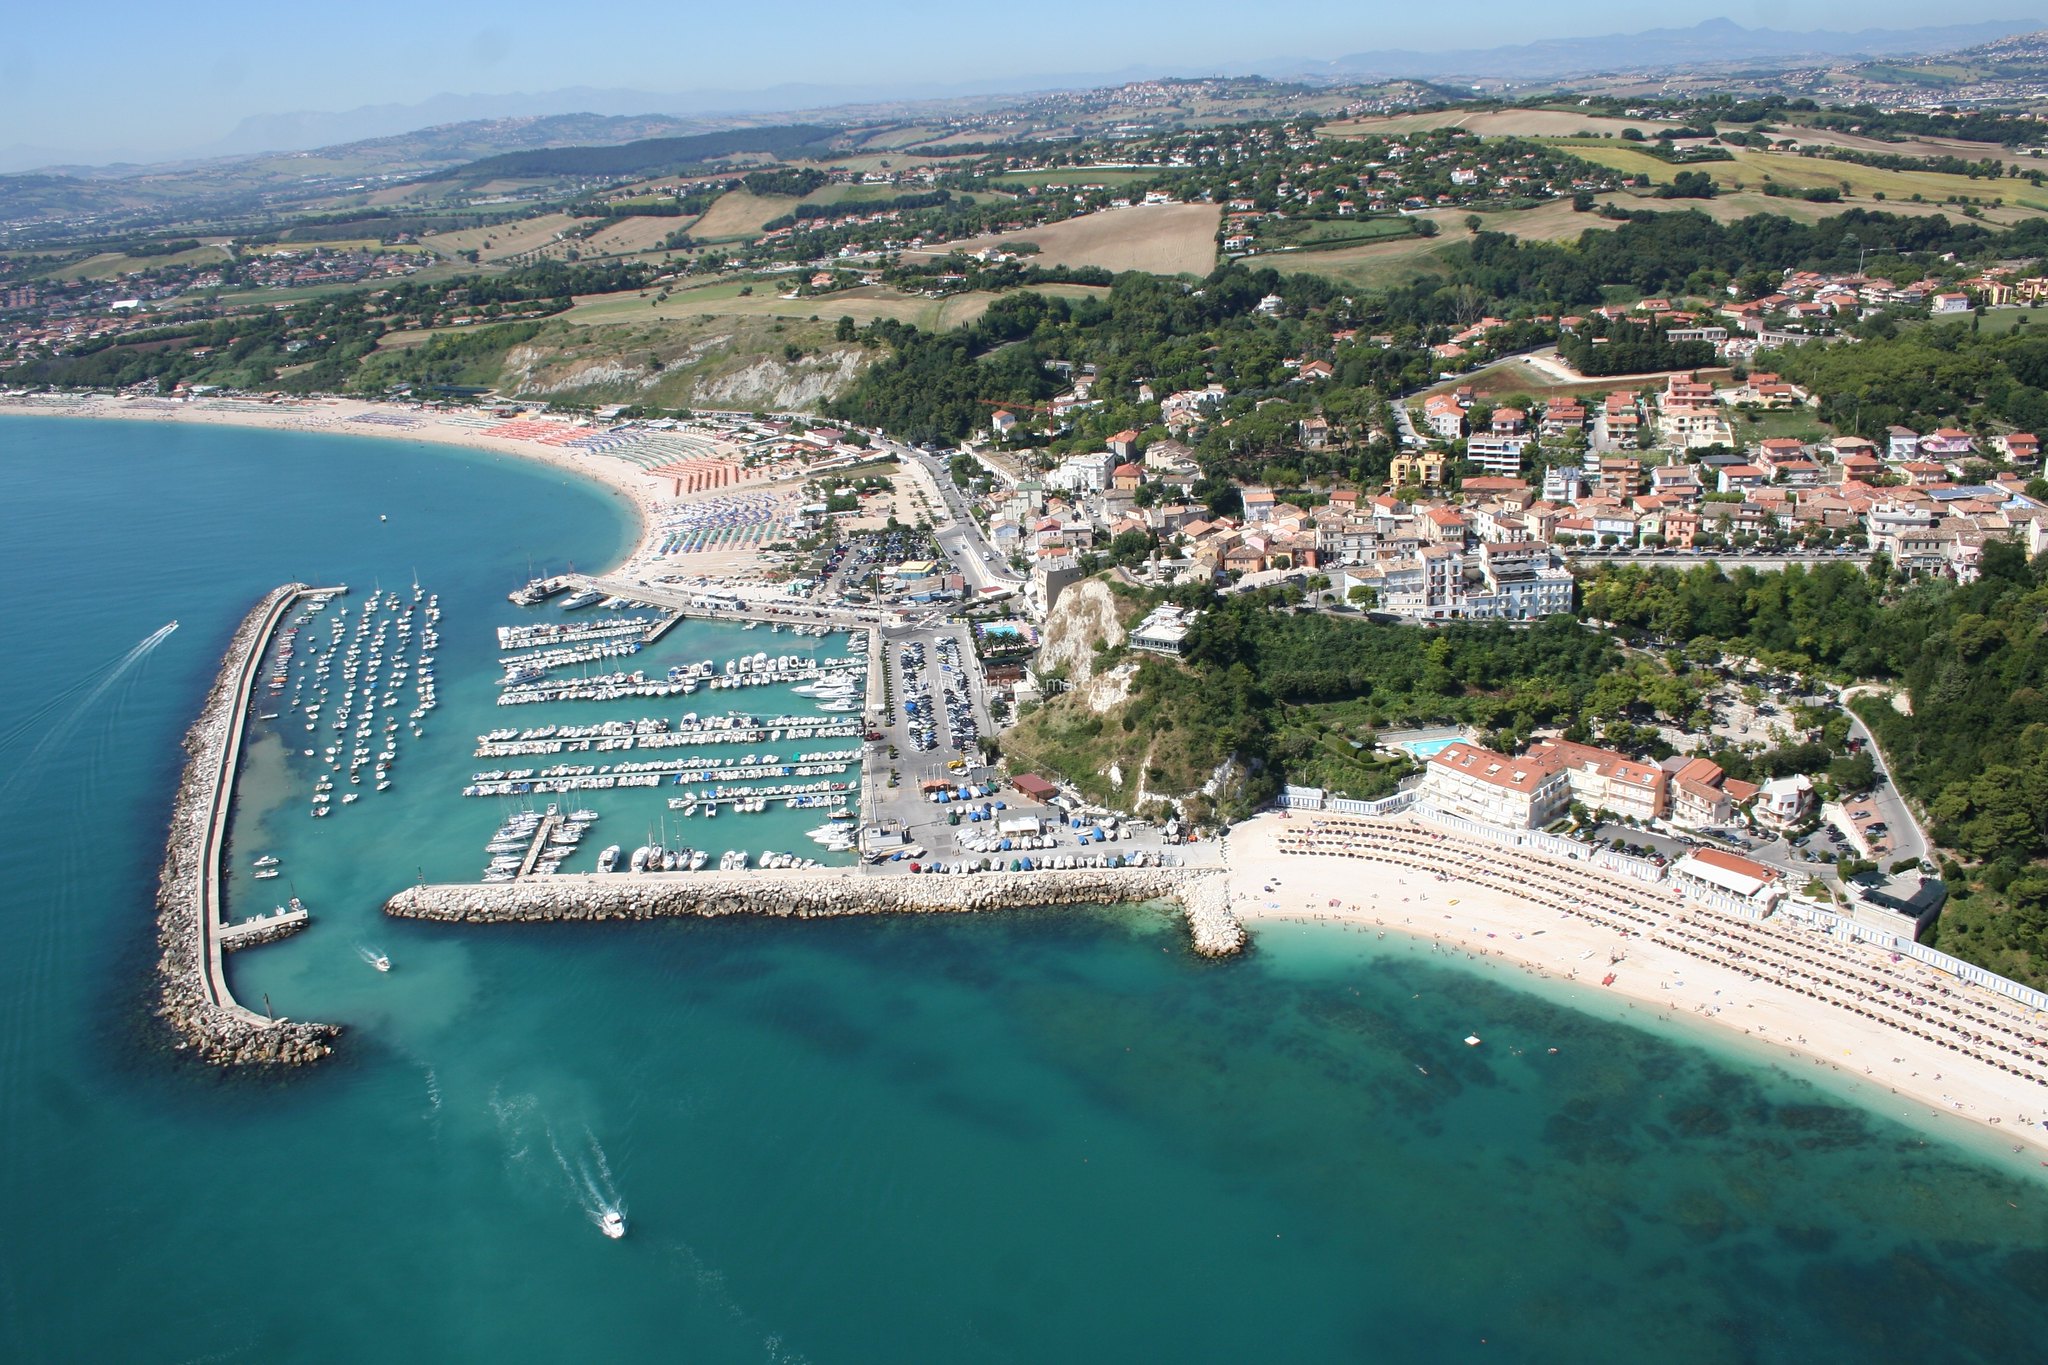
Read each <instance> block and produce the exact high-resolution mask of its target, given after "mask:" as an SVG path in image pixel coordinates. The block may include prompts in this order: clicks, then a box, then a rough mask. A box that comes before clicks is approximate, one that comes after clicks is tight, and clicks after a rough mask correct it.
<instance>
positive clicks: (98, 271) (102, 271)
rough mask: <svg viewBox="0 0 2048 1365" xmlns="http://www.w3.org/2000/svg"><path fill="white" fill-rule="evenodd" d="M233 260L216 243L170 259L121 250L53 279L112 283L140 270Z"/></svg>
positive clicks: (59, 272)
mask: <svg viewBox="0 0 2048 1365" xmlns="http://www.w3.org/2000/svg"><path fill="white" fill-rule="evenodd" d="M232 258H233V257H232V253H230V252H229V251H228V249H227V248H226V247H224V246H221V245H219V244H218V243H213V242H209V243H207V244H205V245H204V246H198V247H194V248H193V249H192V250H190V251H180V252H176V253H174V254H172V255H169V256H130V255H128V254H126V253H125V252H120V251H103V252H101V253H100V254H99V255H97V256H88V257H86V258H85V259H84V260H82V261H80V262H78V263H77V264H76V265H67V266H65V267H63V268H62V269H59V270H53V271H51V272H50V277H51V278H52V279H60V280H111V279H113V278H114V277H115V276H116V275H127V274H131V273H133V272H135V271H138V270H156V269H158V268H160V267H163V266H172V265H206V264H209V263H218V262H221V261H227V260H231V259H232Z"/></svg>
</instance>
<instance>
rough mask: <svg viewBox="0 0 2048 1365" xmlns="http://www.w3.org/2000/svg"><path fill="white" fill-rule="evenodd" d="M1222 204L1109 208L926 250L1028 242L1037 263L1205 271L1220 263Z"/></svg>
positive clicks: (1013, 245)
mask: <svg viewBox="0 0 2048 1365" xmlns="http://www.w3.org/2000/svg"><path fill="white" fill-rule="evenodd" d="M1222 215H1223V210H1222V208H1221V206H1220V205H1216V204H1147V205H1142V206H1138V207H1133V208H1126V209H1105V210H1103V211H1102V212H1100V213H1090V214H1084V215H1082V216H1081V217H1079V218H1069V219H1066V220H1065V221H1063V222H1058V223H1047V224H1045V225H1043V226H1040V227H1032V228H1025V229H1023V230H1021V231H1018V232H998V233H987V234H984V235H982V236H980V237H970V238H967V239H966V240H964V241H959V242H949V243H947V244H945V245H944V246H943V247H939V248H934V249H933V250H932V251H930V252H929V253H927V254H930V255H944V254H946V253H948V252H952V251H966V252H974V251H984V250H988V249H990V248H994V249H996V250H999V251H1003V250H1014V249H1015V248H1016V246H1017V244H1018V243H1020V242H1030V243H1032V244H1033V245H1034V246H1036V247H1037V248H1038V254H1037V255H1036V256H1032V257H1031V258H1030V260H1031V262H1032V263H1033V264H1036V265H1063V266H1070V267H1079V266H1097V267H1100V268H1101V269H1104V270H1108V271H1112V272H1115V271H1124V270H1144V271H1149V272H1150V273H1152V274H1155V275H1180V274H1191V275H1206V274H1208V273H1209V271H1210V270H1212V269H1214V268H1215V265H1216V228H1217V225H1218V224H1219V223H1220V222H1221V221H1222Z"/></svg>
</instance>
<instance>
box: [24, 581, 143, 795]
mask: <svg viewBox="0 0 2048 1365" xmlns="http://www.w3.org/2000/svg"><path fill="white" fill-rule="evenodd" d="M177 628H178V623H177V622H176V621H173V622H171V623H170V624H169V625H167V626H161V627H159V628H158V629H156V630H154V631H151V632H150V633H149V634H148V635H146V636H144V637H143V639H142V640H141V642H140V643H138V644H137V645H136V646H135V647H134V648H133V649H130V650H129V651H128V652H127V653H126V654H123V655H122V656H121V657H120V658H118V659H116V660H114V662H113V663H111V664H108V665H107V666H106V667H105V668H103V669H100V670H98V671H96V672H93V673H87V674H86V675H85V676H84V677H82V678H80V679H79V680H78V681H77V682H75V683H73V684H72V685H71V686H70V687H68V688H65V689H64V690H63V691H61V692H58V693H57V694H56V695H55V696H53V697H51V698H50V699H49V700H48V701H46V702H44V703H43V704H42V705H41V706H40V707H38V708H37V709H36V710H35V711H34V712H33V713H32V714H30V715H29V716H27V717H26V718H25V719H23V720H21V721H19V722H17V723H16V724H15V725H14V726H13V727H11V728H10V729H9V730H8V731H7V733H6V734H5V735H0V750H5V749H7V748H8V747H9V746H11V745H13V744H14V743H15V742H16V741H17V740H20V739H21V738H23V737H24V736H26V735H27V734H28V733H29V732H30V731H31V730H36V729H41V730H42V732H43V737H42V738H41V739H39V740H37V741H36V746H35V747H34V748H33V749H30V750H29V751H28V753H26V754H25V755H23V756H22V759H21V761H20V762H18V763H16V764H15V765H14V771H13V772H12V773H10V774H9V775H8V777H7V780H6V781H5V782H0V794H5V793H6V792H8V791H10V790H12V789H13V787H14V785H15V784H16V783H17V782H19V781H21V779H22V777H23V775H24V774H25V773H26V772H27V771H28V770H29V768H30V767H31V766H33V765H34V763H35V762H36V760H37V759H39V758H41V757H42V756H43V755H44V754H45V753H47V752H48V751H49V750H50V749H51V748H53V747H54V746H56V745H59V744H61V743H63V742H64V741H65V740H67V739H69V738H70V737H71V734H72V732H73V731H75V730H77V728H78V726H79V723H80V722H81V721H83V720H84V719H85V716H86V713H87V712H89V711H91V710H92V707H93V704H94V703H95V702H97V701H98V700H99V699H100V698H101V697H104V696H106V694H107V691H108V689H110V688H111V687H113V685H114V684H115V683H117V682H119V681H121V679H122V678H123V677H124V676H125V675H126V674H127V673H128V671H129V670H130V669H132V668H134V667H135V666H136V665H137V664H139V663H141V662H142V660H143V659H145V658H147V657H148V655H149V652H150V651H151V650H153V649H155V648H156V647H157V646H158V645H160V644H162V643H163V642H164V641H165V640H167V639H169V638H170V635H171V632H172V631H174V630H176V629H177ZM81 690H83V691H84V693H85V695H84V696H82V697H81V696H79V695H78V694H79V692H80V691H81ZM73 698H76V702H75V704H73V705H72V707H71V709H70V710H69V711H67V712H66V713H65V714H64V718H63V719H62V720H59V721H58V722H57V723H56V724H54V725H48V726H45V724H44V722H45V721H47V720H48V719H49V717H50V715H51V714H52V713H53V712H55V711H56V710H57V708H59V707H61V706H63V705H64V704H65V703H66V702H70V701H72V700H73Z"/></svg>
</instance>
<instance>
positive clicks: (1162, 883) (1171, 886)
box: [384, 867, 1245, 957]
mask: <svg viewBox="0 0 2048 1365" xmlns="http://www.w3.org/2000/svg"><path fill="white" fill-rule="evenodd" d="M1153 900H1170V901H1174V902H1176V903H1178V904H1179V905H1180V907H1181V909H1182V911H1183V912H1184V913H1185V915H1186V917H1187V921H1188V930H1189V934H1190V936H1191V937H1192V939H1193V941H1194V947H1195V951H1197V952H1199V953H1201V954H1203V955H1204V956H1208V957H1227V956H1229V955H1230V954H1232V953H1235V952H1238V951H1239V950H1240V949H1242V948H1243V947H1244V944H1245V932H1244V926H1243V925H1241V924H1239V923H1238V921H1237V917H1236V915H1234V914H1233V913H1231V910H1230V905H1229V895H1228V893H1227V892H1226V891H1225V889H1224V887H1223V874H1222V873H1221V872H1219V871H1216V870H1213V869H1203V868H1177V867H1167V868H1077V869H1073V870H1067V871H1052V872H1032V873H1016V874H989V875H982V876H972V877H949V876H923V877H920V876H901V875H899V876H876V875H873V874H869V873H862V872H860V871H857V870H855V869H852V868H818V869H810V870H804V871H790V872H744V873H707V872H690V873H676V874H661V875H655V876H639V875H612V876H599V875H586V876H574V877H561V876H556V877H539V878H530V879H526V880H522V881H516V882H499V883H493V884H491V885H482V884H467V883H443V884H438V885H423V886H409V887H407V888H406V889H405V890H403V891H401V892H399V893H398V894H397V895H395V896H393V897H392V898H391V899H390V900H388V901H386V902H385V903H384V912H385V913H386V914H388V915H394V916H398V917H400V918H404V919H428V920H442V921H448V922H454V923H467V924H481V923H503V922H520V921H536V920H614V919H662V918H668V917H672V916H678V915H701V916H706V917H716V916H720V915H772V916H778V917H783V918H790V919H822V918H827V917H830V916H834V915H896V914H908V915H930V914H962V913H973V912H976V911H982V910H1026V909H1032V908H1037V907H1044V906H1054V905H1120V904H1128V903H1132V902H1137V901H1153Z"/></svg>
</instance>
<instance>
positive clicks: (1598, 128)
mask: <svg viewBox="0 0 2048 1365" xmlns="http://www.w3.org/2000/svg"><path fill="white" fill-rule="evenodd" d="M1669 126H1670V125H1668V124H1660V123H1657V122H1655V121H1654V120H1645V119H1621V118H1600V117H1597V116H1595V115H1592V114H1578V113H1571V112H1568V111H1566V110H1562V109H1481V110H1475V111H1469V112H1466V113H1462V114H1461V113H1459V112H1458V111H1457V110H1455V109H1445V110H1441V111H1439V112H1437V113H1434V114H1389V115H1386V116H1384V117H1380V118H1358V119H1346V120H1345V121H1343V122H1342V123H1331V124H1326V125H1325V126H1324V127H1323V129H1322V131H1323V133H1324V134H1326V135H1327V136H1330V137H1396V136H1399V135H1400V134H1403V133H1423V132H1428V131H1430V130H1431V129H1433V128H1463V129H1465V130H1466V131H1467V132H1473V133H1478V134H1479V135H1480V136H1481V137H1570V136H1571V135H1572V134H1573V133H1580V132H1585V133H1611V134H1613V135H1614V136H1615V137H1620V136H1621V130H1622V129H1624V128H1635V129H1639V130H1641V132H1642V133H1643V135H1644V136H1645V137H1650V136H1654V135H1655V133H1656V130H1657V129H1658V128H1660V127H1669Z"/></svg>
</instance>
